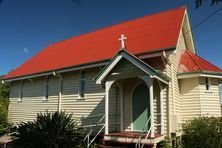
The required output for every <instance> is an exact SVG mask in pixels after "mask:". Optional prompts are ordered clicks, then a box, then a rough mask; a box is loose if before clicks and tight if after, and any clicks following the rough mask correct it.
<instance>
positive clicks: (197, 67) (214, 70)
mask: <svg viewBox="0 0 222 148" xmlns="http://www.w3.org/2000/svg"><path fill="white" fill-rule="evenodd" d="M178 73H179V75H182V74H183V75H184V74H190V73H205V74H214V75H221V74H222V70H221V69H220V68H218V67H217V66H215V65H213V64H211V63H210V62H208V61H206V60H204V59H203V58H201V57H199V56H197V55H196V54H193V53H191V52H190V51H189V50H185V51H184V52H183V53H182V55H181V58H180V63H179V68H178Z"/></svg>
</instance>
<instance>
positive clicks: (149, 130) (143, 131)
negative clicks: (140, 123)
mask: <svg viewBox="0 0 222 148" xmlns="http://www.w3.org/2000/svg"><path fill="white" fill-rule="evenodd" d="M151 118H152V117H151V115H150V116H149V118H148V119H147V121H146V124H145V126H144V128H143V130H142V132H141V133H140V136H139V138H138V141H137V143H136V147H138V146H139V148H143V147H144V143H143V144H142V146H141V143H142V140H147V138H148V136H149V134H150V132H151V126H150V127H149V129H148V130H145V129H146V127H147V126H148V124H149V122H150V120H151ZM145 132H146V136H145V138H144V139H143V134H144V133H145Z"/></svg>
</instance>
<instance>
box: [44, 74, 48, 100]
mask: <svg viewBox="0 0 222 148" xmlns="http://www.w3.org/2000/svg"><path fill="white" fill-rule="evenodd" d="M48 99H49V77H47V78H46V80H45V93H44V97H43V100H44V101H47V100H48Z"/></svg>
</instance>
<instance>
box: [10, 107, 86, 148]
mask: <svg viewBox="0 0 222 148" xmlns="http://www.w3.org/2000/svg"><path fill="white" fill-rule="evenodd" d="M18 126H19V127H18V135H16V136H15V141H14V144H13V145H14V147H15V148H30V147H32V148H40V147H41V148H74V147H80V145H81V144H82V143H83V133H82V131H81V129H80V128H78V126H77V123H76V121H75V120H74V119H73V118H72V114H66V113H65V112H58V111H57V112H48V111H46V113H39V114H37V119H36V120H34V121H29V122H23V123H20V124H19V125H18Z"/></svg>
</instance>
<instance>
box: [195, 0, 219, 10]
mask: <svg viewBox="0 0 222 148" xmlns="http://www.w3.org/2000/svg"><path fill="white" fill-rule="evenodd" d="M204 1H206V0H204ZM202 2H203V0H195V5H196V8H198V7H200V6H201V5H202ZM221 2H222V1H221V0H211V6H212V5H216V4H219V3H221Z"/></svg>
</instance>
